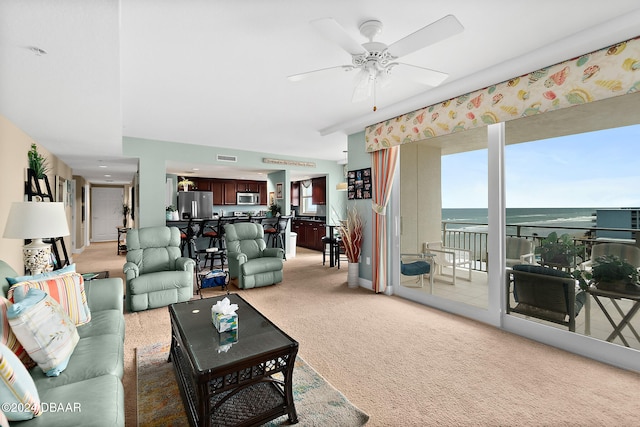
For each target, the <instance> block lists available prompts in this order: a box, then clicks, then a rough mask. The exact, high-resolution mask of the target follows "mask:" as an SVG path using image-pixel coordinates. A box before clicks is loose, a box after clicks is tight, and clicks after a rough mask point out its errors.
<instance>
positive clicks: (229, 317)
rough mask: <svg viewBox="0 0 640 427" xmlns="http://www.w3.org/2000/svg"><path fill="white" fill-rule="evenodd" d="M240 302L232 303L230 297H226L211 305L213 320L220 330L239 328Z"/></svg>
mask: <svg viewBox="0 0 640 427" xmlns="http://www.w3.org/2000/svg"><path fill="white" fill-rule="evenodd" d="M237 309H238V304H230V303H229V298H227V297H225V298H224V299H223V300H222V301H218V302H217V303H216V304H215V305H213V306H212V307H211V320H212V321H213V325H214V326H215V327H216V329H217V330H218V332H226V331H231V330H233V329H238V315H237V314H236V310H237Z"/></svg>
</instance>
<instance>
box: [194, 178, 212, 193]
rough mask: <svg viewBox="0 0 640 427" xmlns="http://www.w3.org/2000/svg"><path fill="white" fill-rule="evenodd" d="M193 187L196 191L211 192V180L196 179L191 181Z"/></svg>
mask: <svg viewBox="0 0 640 427" xmlns="http://www.w3.org/2000/svg"><path fill="white" fill-rule="evenodd" d="M192 181H193V184H194V187H195V189H196V190H198V191H211V179H209V178H196V179H192Z"/></svg>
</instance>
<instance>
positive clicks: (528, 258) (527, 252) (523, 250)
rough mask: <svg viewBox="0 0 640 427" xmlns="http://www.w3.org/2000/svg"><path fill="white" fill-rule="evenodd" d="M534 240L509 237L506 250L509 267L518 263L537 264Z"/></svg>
mask: <svg viewBox="0 0 640 427" xmlns="http://www.w3.org/2000/svg"><path fill="white" fill-rule="evenodd" d="M533 246H534V242H533V240H528V239H525V238H523V237H507V240H506V246H505V252H506V261H507V267H513V266H514V265H516V264H535V263H536V262H535V252H534V247H533Z"/></svg>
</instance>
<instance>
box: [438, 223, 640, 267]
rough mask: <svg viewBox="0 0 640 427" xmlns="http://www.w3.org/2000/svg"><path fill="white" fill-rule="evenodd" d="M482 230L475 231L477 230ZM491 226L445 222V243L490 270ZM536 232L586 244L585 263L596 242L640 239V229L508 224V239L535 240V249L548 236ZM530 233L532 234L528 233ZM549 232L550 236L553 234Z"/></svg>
mask: <svg viewBox="0 0 640 427" xmlns="http://www.w3.org/2000/svg"><path fill="white" fill-rule="evenodd" d="M450 226H456V227H459V226H464V227H465V228H449V227H450ZM474 228H475V229H478V230H473V229H474ZM487 228H488V224H483V223H477V222H459V221H442V241H443V243H444V245H445V246H448V247H452V248H459V249H467V250H470V251H471V257H472V259H473V260H474V262H473V263H472V267H471V268H472V269H474V270H477V271H487V261H488V252H487V237H488V232H487V231H486V229H487ZM533 229H536V230H538V229H546V230H549V233H551V232H552V231H555V232H556V233H557V234H558V235H562V234H565V233H567V234H569V235H570V236H572V237H571V238H572V240H573V242H574V245H576V246H579V245H584V247H585V249H584V255H583V256H582V257H581V258H582V261H587V260H589V254H590V253H591V246H593V244H594V243H596V242H623V243H630V244H637V242H638V238H639V237H640V234H639V233H640V230H638V229H633V228H609V227H595V226H594V227H588V228H585V227H570V226H564V227H559V226H557V225H549V226H546V225H540V224H535V225H525V224H511V225H509V224H507V226H506V230H507V232H506V235H507V237H523V238H525V239H530V240H534V242H535V247H538V246H540V241H541V240H542V239H544V238H545V237H546V235H544V236H541V235H538V233H536V232H533V231H532V230H533ZM527 231H529V232H527ZM597 231H615V232H627V233H630V235H632V236H634V238H633V239H610V238H597V239H596V238H595V237H594V236H596V232H597ZM549 233H547V234H549Z"/></svg>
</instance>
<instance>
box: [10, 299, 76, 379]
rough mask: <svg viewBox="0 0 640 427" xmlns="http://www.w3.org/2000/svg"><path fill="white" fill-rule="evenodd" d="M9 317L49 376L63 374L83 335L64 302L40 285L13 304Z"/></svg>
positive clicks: (26, 345) (23, 343) (25, 344)
mask: <svg viewBox="0 0 640 427" xmlns="http://www.w3.org/2000/svg"><path fill="white" fill-rule="evenodd" d="M7 317H8V318H9V324H10V325H11V329H13V333H14V334H16V337H18V340H20V342H21V343H22V345H23V346H24V348H25V350H27V353H29V356H31V358H32V359H33V360H35V362H36V363H37V364H38V366H39V367H40V368H41V369H42V371H43V372H44V373H45V374H46V375H47V376H49V377H57V376H58V375H60V373H61V372H62V371H64V370H65V368H66V367H67V364H68V363H69V358H70V357H71V353H73V350H74V349H75V348H76V344H78V340H79V339H80V337H79V336H78V331H77V330H76V326H75V325H74V324H73V322H72V321H71V320H70V319H69V316H67V314H66V313H65V312H64V310H63V309H62V308H61V307H60V304H58V302H57V301H56V300H54V299H53V298H51V297H50V296H49V295H48V294H46V293H45V292H44V291H42V290H40V289H29V292H28V293H27V295H26V296H25V298H24V299H23V300H22V301H20V302H16V303H15V304H13V305H12V306H11V307H9V309H8V310H7Z"/></svg>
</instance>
